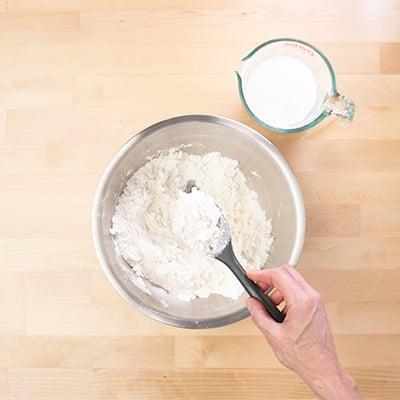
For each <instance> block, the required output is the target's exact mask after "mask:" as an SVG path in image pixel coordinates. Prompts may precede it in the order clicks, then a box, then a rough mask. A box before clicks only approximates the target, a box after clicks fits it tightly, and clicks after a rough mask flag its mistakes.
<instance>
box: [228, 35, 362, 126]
mask: <svg viewBox="0 0 400 400" xmlns="http://www.w3.org/2000/svg"><path fill="white" fill-rule="evenodd" d="M242 62H243V64H242V68H241V70H240V71H236V74H237V78H238V85H239V94H240V98H241V100H242V103H243V105H244V107H245V108H246V110H247V112H248V113H249V114H250V115H251V117H252V118H253V119H255V120H256V121H257V122H258V123H259V124H261V125H263V126H265V127H266V128H268V129H271V130H273V131H277V132H282V133H295V132H301V131H304V130H307V129H310V128H312V127H313V126H315V125H316V124H318V123H319V122H321V121H322V120H323V119H324V118H325V117H327V116H328V115H334V116H336V117H339V118H341V119H342V121H344V122H351V121H352V120H353V117H354V112H355V105H354V103H353V101H352V100H351V99H350V98H349V97H347V96H345V95H343V94H341V93H339V92H338V91H337V89H336V77H335V73H334V71H333V68H332V66H331V64H330V62H329V61H328V59H327V58H326V57H325V56H324V54H322V53H321V52H320V51H319V50H318V49H316V48H315V47H314V46H311V45H310V44H308V43H306V42H303V41H301V40H297V39H288V38H281V39H274V40H270V41H268V42H265V43H262V44H261V45H259V46H258V47H256V48H255V49H254V50H252V51H251V52H250V53H249V54H248V55H247V56H246V57H244V58H243V60H242Z"/></svg>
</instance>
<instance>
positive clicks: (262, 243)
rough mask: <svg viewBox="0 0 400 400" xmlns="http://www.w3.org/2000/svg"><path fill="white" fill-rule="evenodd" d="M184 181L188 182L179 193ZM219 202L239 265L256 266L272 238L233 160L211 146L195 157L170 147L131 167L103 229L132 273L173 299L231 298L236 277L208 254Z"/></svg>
mask: <svg viewBox="0 0 400 400" xmlns="http://www.w3.org/2000/svg"><path fill="white" fill-rule="evenodd" d="M189 181H193V182H195V183H196V187H195V188H193V190H192V191H191V193H186V192H185V191H184V189H185V186H186V185H187V183H188V182H189ZM216 204H218V206H219V207H221V208H219V207H218V206H216ZM221 209H222V210H223V212H224V214H225V215H226V216H227V218H228V220H229V223H230V228H231V235H232V244H233V248H234V250H235V253H236V256H237V258H238V259H239V261H240V262H241V264H242V265H243V267H244V268H245V269H248V268H257V269H259V268H261V267H262V266H263V265H264V264H265V262H266V260H267V258H268V254H269V250H270V248H271V245H272V242H273V236H272V226H271V219H270V218H268V217H267V215H266V214H265V211H264V210H263V209H262V207H261V206H260V204H259V201H258V195H257V193H256V192H254V191H253V190H251V189H250V188H249V187H248V186H247V184H246V178H245V176H244V175H243V173H242V172H241V171H240V169H239V165H238V162H237V161H236V160H233V159H230V158H227V157H223V156H222V155H221V154H220V153H216V152H213V153H207V154H205V155H202V156H200V155H193V154H189V153H186V152H184V151H181V150H176V149H171V150H170V151H168V152H165V153H161V154H160V155H159V156H158V157H155V158H153V159H151V160H150V161H149V162H148V163H147V164H145V165H144V166H143V167H141V168H140V169H138V170H137V171H136V172H135V173H134V175H133V176H132V177H131V178H130V179H129V180H128V181H127V183H126V186H125V188H124V190H123V193H122V194H121V196H120V198H119V199H118V203H117V205H116V209H115V213H114V215H113V218H112V227H111V234H112V235H113V236H114V238H115V242H116V245H117V247H118V249H119V251H120V253H121V256H122V257H123V258H124V259H125V261H126V262H127V263H128V264H129V265H130V266H131V267H132V270H133V271H135V272H136V274H137V275H139V276H140V277H143V278H144V279H146V280H148V281H150V282H152V283H153V284H155V285H158V286H160V287H162V288H164V289H165V290H166V291H168V292H169V293H171V294H173V295H175V296H177V297H178V298H179V299H181V300H185V301H188V300H191V299H194V298H196V297H202V298H206V297H208V296H209V295H210V294H213V293H215V294H220V295H223V296H226V297H229V298H233V299H236V298H238V297H239V296H240V295H241V294H242V293H243V288H242V286H241V284H240V283H239V282H238V281H237V279H236V278H235V276H234V275H233V274H232V272H231V271H230V270H229V268H228V267H226V266H225V265H224V264H222V263H221V262H220V261H218V260H215V259H214V258H212V257H210V256H209V249H210V247H212V246H213V241H214V240H215V238H216V237H217V236H218V234H219V232H218V227H217V222H218V219H219V218H220V216H221Z"/></svg>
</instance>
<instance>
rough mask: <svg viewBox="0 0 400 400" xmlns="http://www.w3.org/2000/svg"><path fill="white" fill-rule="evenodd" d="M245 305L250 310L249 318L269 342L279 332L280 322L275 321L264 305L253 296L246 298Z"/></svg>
mask: <svg viewBox="0 0 400 400" xmlns="http://www.w3.org/2000/svg"><path fill="white" fill-rule="evenodd" d="M246 307H247V308H248V310H249V311H250V314H251V319H252V320H253V322H254V324H255V325H256V326H257V328H258V329H259V330H260V331H261V333H262V334H263V335H264V336H265V338H266V339H267V341H268V342H269V343H270V341H271V340H272V339H273V337H275V336H277V335H278V334H279V333H278V330H279V328H280V323H278V322H276V321H275V320H274V319H273V318H272V317H271V316H270V315H269V314H268V311H267V310H266V309H265V307H264V305H263V304H262V303H261V302H260V301H258V300H257V299H255V298H254V297H249V298H248V299H247V300H246Z"/></svg>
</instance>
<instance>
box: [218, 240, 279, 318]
mask: <svg viewBox="0 0 400 400" xmlns="http://www.w3.org/2000/svg"><path fill="white" fill-rule="evenodd" d="M215 258H216V259H217V260H219V261H222V262H223V263H224V264H225V265H226V266H228V267H229V268H230V270H231V271H232V272H233V273H234V274H235V276H236V278H237V279H238V280H239V281H240V283H241V284H242V285H243V287H244V288H245V289H246V291H247V293H248V294H249V295H250V296H251V297H254V298H256V299H257V300H259V301H261V303H262V304H263V305H264V307H265V309H266V310H267V311H268V313H269V315H271V317H272V318H273V319H274V320H275V321H277V322H282V321H283V320H284V319H285V315H284V314H283V313H282V312H281V311H280V310H279V309H278V308H277V307H276V306H275V304H274V303H273V302H272V301H271V299H270V298H269V297H268V296H267V295H266V294H265V293H264V292H263V291H262V289H260V287H259V286H258V285H257V284H256V283H255V282H253V281H252V280H251V279H249V278H248V277H247V275H246V271H245V269H244V268H243V267H242V266H241V265H240V263H239V261H238V259H237V258H236V256H235V253H234V252H233V249H232V244H231V243H229V244H228V245H227V246H226V247H225V249H224V250H223V251H222V252H221V253H220V254H219V255H217V256H215Z"/></svg>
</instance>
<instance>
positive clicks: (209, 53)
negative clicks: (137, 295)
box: [0, 0, 400, 400]
mask: <svg viewBox="0 0 400 400" xmlns="http://www.w3.org/2000/svg"><path fill="white" fill-rule="evenodd" d="M276 37H295V38H299V39H303V40H306V41H309V42H311V43H313V44H314V45H316V46H317V47H319V48H320V49H321V50H322V51H323V52H324V53H325V54H326V56H327V57H328V58H329V59H330V61H331V62H332V64H333V66H334V68H335V71H336V74H337V81H338V88H339V90H340V91H341V92H343V93H344V94H346V95H348V96H350V97H351V98H353V100H354V101H355V103H356V104H357V113H356V117H355V120H354V123H353V124H352V125H351V126H348V127H346V128H343V127H342V126H340V124H339V123H338V122H337V121H336V120H335V119H333V118H330V119H329V121H327V122H326V123H323V124H321V125H320V126H318V127H317V128H314V129H313V130H310V131H307V132H305V133H302V134H296V135H282V134H278V133H273V132H270V131H268V130H267V129H264V128H262V127H260V126H258V125H257V124H256V123H255V122H254V121H252V120H251V119H250V118H249V116H248V115H247V114H246V112H245V111H244V109H243V107H242V105H241V103H240V99H239V95H238V90H237V82H236V77H235V74H234V70H235V69H236V68H238V66H239V65H240V60H241V58H242V57H243V56H245V55H246V54H247V53H248V52H249V51H250V50H251V49H253V48H254V47H255V46H256V45H258V44H260V43H262V42H264V41H266V40H269V39H272V38H276ZM193 113H195V114H202V113H204V114H215V115H221V116H225V117H230V118H233V119H236V120H238V121H241V122H243V123H245V124H248V125H249V126H251V127H253V128H255V129H257V130H258V131H259V132H261V133H262V134H263V135H265V136H266V137H267V138H268V139H270V140H271V141H272V142H273V143H274V144H275V145H276V146H277V147H278V148H279V149H280V150H281V151H282V152H283V154H284V155H285V156H286V157H287V159H288V161H289V163H290V164H291V166H292V167H293V170H294V171H295V174H296V176H297V178H298V180H299V182H300V185H301V188H302V191H303V194H304V198H305V203H306V211H307V235H306V241H305V247H304V252H303V255H302V258H301V261H300V263H299V265H298V268H299V270H300V271H301V272H302V273H303V274H304V276H305V277H306V278H307V280H308V281H309V282H310V283H311V284H312V285H313V286H314V287H315V288H316V289H318V290H319V291H320V292H321V293H322V294H323V296H324V298H325V301H326V306H327V310H328V313H329V318H330V321H331V324H332V329H333V331H334V334H335V340H336V343H337V348H338V351H339V353H340V358H341V360H342V361H343V363H344V365H345V367H346V368H347V369H348V370H349V371H350V372H351V373H352V374H353V376H354V377H355V378H356V380H357V382H358V384H359V386H360V388H361V391H362V392H363V394H364V396H365V399H398V398H400V371H399V370H400V290H399V286H400V2H399V1H396V0H392V1H390V0H379V1H349V0H338V1H335V2H331V1H330V2H327V1H319V2H318V1H311V0H302V1H299V2H295V1H293V2H289V1H286V2H285V1H272V0H271V1H266V0H253V1H251V0H247V1H246V0H223V1H212V0H202V1H194V0H192V1H190V0H177V1H169V2H167V1H161V0H158V1H156V0H154V1H141V2H140V1H135V0H118V1H115V0H69V1H65V0H0V188H1V189H0V190H1V196H0V399H10V400H11V399H30V400H39V399H41V400H42V399H43V400H47V399H51V400H54V399H57V400H66V399H68V400H72V399H97V400H98V399H140V400H146V399H173V400H180V399H210V398H213V399H312V398H314V397H313V395H312V393H311V392H310V390H309V389H308V388H307V387H306V386H305V385H304V384H303V382H302V381H301V380H300V379H299V378H297V376H295V375H294V374H293V373H291V372H290V371H288V370H286V369H285V368H283V367H282V366H280V365H279V363H278V362H277V361H276V360H275V357H274V355H273V353H272V351H271V350H270V348H269V347H268V346H267V344H266V343H265V342H264V339H263V338H262V337H261V335H260V334H259V332H258V331H257V330H256V329H255V327H254V326H253V325H252V322H251V320H250V319H247V320H244V321H242V322H240V323H236V324H233V325H231V326H227V327H224V328H219V329H213V330H201V331H191V330H182V329H177V328H173V327H169V326H165V325H162V324H160V323H158V322H155V321H153V320H151V319H149V318H147V317H145V316H143V315H141V314H140V313H139V312H137V311H136V310H135V309H134V308H132V307H131V306H130V305H128V304H127V303H126V302H125V301H124V300H122V299H121V298H120V297H119V296H118V295H117V293H116V292H115V291H114V289H113V288H112V287H111V285H110V284H109V283H108V281H107V280H106V278H105V277H104V275H103V272H102V270H101V268H100V266H99V262H98V261H97V258H96V256H95V253H94V249H93V246H92V242H91V220H90V216H91V205H92V199H93V195H94V191H95V188H96V185H97V182H98V179H99V177H100V175H101V173H102V171H103V168H104V167H105V165H106V163H107V162H108V160H109V159H110V158H111V157H112V156H113V154H114V153H115V152H116V150H117V149H118V148H119V147H120V146H121V145H122V144H123V143H124V142H125V141H127V140H128V139H129V138H130V137H131V136H132V135H134V134H135V133H136V132H138V131H140V130H141V129H143V128H145V127H147V126H148V125H150V124H152V123H154V122H157V121H159V120H162V119H165V118H168V117H172V116H177V115H183V114H193Z"/></svg>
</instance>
